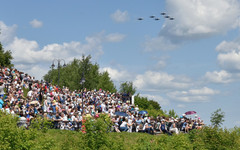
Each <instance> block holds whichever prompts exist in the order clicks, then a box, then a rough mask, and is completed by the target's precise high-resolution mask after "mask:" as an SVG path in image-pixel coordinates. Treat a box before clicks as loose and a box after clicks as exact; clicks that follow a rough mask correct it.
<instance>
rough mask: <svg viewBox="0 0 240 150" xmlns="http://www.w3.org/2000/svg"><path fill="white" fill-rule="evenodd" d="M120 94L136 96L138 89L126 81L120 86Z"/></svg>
mask: <svg viewBox="0 0 240 150" xmlns="http://www.w3.org/2000/svg"><path fill="white" fill-rule="evenodd" d="M120 92H121V93H126V94H129V95H134V94H135V92H136V88H135V87H134V86H133V82H127V81H126V82H124V83H122V84H121V85H120Z"/></svg>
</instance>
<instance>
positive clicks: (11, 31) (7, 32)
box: [0, 21, 17, 45]
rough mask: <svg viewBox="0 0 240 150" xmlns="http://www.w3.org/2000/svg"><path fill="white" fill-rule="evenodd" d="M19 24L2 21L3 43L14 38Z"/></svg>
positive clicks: (1, 33)
mask: <svg viewBox="0 0 240 150" xmlns="http://www.w3.org/2000/svg"><path fill="white" fill-rule="evenodd" d="M16 29H17V25H12V26H7V25H6V24H5V23H4V22H2V21H0V41H1V42H2V44H3V45H5V44H8V43H9V42H11V41H12V40H13V39H14V36H15V32H16Z"/></svg>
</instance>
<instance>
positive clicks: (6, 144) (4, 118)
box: [0, 111, 54, 150]
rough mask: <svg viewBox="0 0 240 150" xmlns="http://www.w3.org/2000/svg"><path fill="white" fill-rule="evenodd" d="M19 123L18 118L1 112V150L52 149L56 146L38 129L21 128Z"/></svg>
mask: <svg viewBox="0 0 240 150" xmlns="http://www.w3.org/2000/svg"><path fill="white" fill-rule="evenodd" d="M17 121H18V118H17V117H15V116H12V115H10V114H6V113H5V112H2V111H0V149H20V150H23V149H24V150H25V149H51V147H52V146H54V144H51V142H52V140H51V139H49V138H48V137H44V136H43V133H42V132H39V130H38V129H36V128H30V129H28V130H26V129H24V128H19V127H17ZM36 140H37V141H38V142H36ZM46 145H48V146H47V147H46Z"/></svg>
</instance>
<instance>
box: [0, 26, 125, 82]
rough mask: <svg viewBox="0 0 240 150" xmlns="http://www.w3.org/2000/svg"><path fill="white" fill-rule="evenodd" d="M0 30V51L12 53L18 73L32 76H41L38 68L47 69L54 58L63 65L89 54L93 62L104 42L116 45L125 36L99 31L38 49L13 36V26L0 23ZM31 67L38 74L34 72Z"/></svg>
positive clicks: (34, 42)
mask: <svg viewBox="0 0 240 150" xmlns="http://www.w3.org/2000/svg"><path fill="white" fill-rule="evenodd" d="M0 27H1V32H2V33H4V34H1V37H0V38H1V40H4V41H6V42H5V43H6V44H5V45H4V46H5V47H4V48H5V49H10V50H11V51H12V55H13V58H14V59H13V63H14V64H15V65H16V66H18V69H19V70H21V69H23V70H22V71H24V72H25V71H30V72H32V73H33V74H32V75H33V76H36V77H41V76H42V75H44V74H45V72H44V71H43V70H42V69H41V68H40V67H42V68H44V67H45V68H46V69H48V67H46V66H50V65H51V63H52V60H53V59H54V58H63V59H65V60H66V62H69V61H72V60H73V58H81V56H82V54H85V55H89V54H90V55H91V56H92V57H93V59H95V60H96V59H97V58H99V57H100V56H101V55H102V54H103V48H102V44H103V43H104V42H119V41H121V40H123V39H124V37H125V36H124V35H122V34H119V33H110V34H105V33H104V32H100V33H98V34H95V35H93V36H88V37H86V38H85V41H84V42H80V41H71V42H64V43H62V44H59V43H52V44H48V45H45V46H43V47H42V48H40V46H39V44H38V42H37V41H33V40H32V41H30V40H27V39H24V38H19V37H17V36H16V35H15V29H16V25H14V26H12V27H8V26H7V25H5V24H4V23H3V22H0ZM40 64H41V65H40ZM27 66H28V67H27ZM34 68H36V69H35V70H41V71H34V70H33V69H34ZM38 79H40V78H38Z"/></svg>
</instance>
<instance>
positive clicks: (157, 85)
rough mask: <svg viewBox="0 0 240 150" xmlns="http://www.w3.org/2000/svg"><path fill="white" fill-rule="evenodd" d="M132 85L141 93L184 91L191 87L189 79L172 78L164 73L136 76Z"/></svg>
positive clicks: (151, 72)
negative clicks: (171, 90)
mask: <svg viewBox="0 0 240 150" xmlns="http://www.w3.org/2000/svg"><path fill="white" fill-rule="evenodd" d="M133 84H134V85H135V86H136V87H137V89H139V90H142V91H160V90H167V89H185V88H187V87H189V86H190V85H191V83H190V79H188V78H186V77H182V76H181V77H180V76H178V77H177V76H174V75H170V74H168V73H165V72H154V71H146V72H145V73H144V74H139V75H137V76H136V79H135V80H134V82H133Z"/></svg>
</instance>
